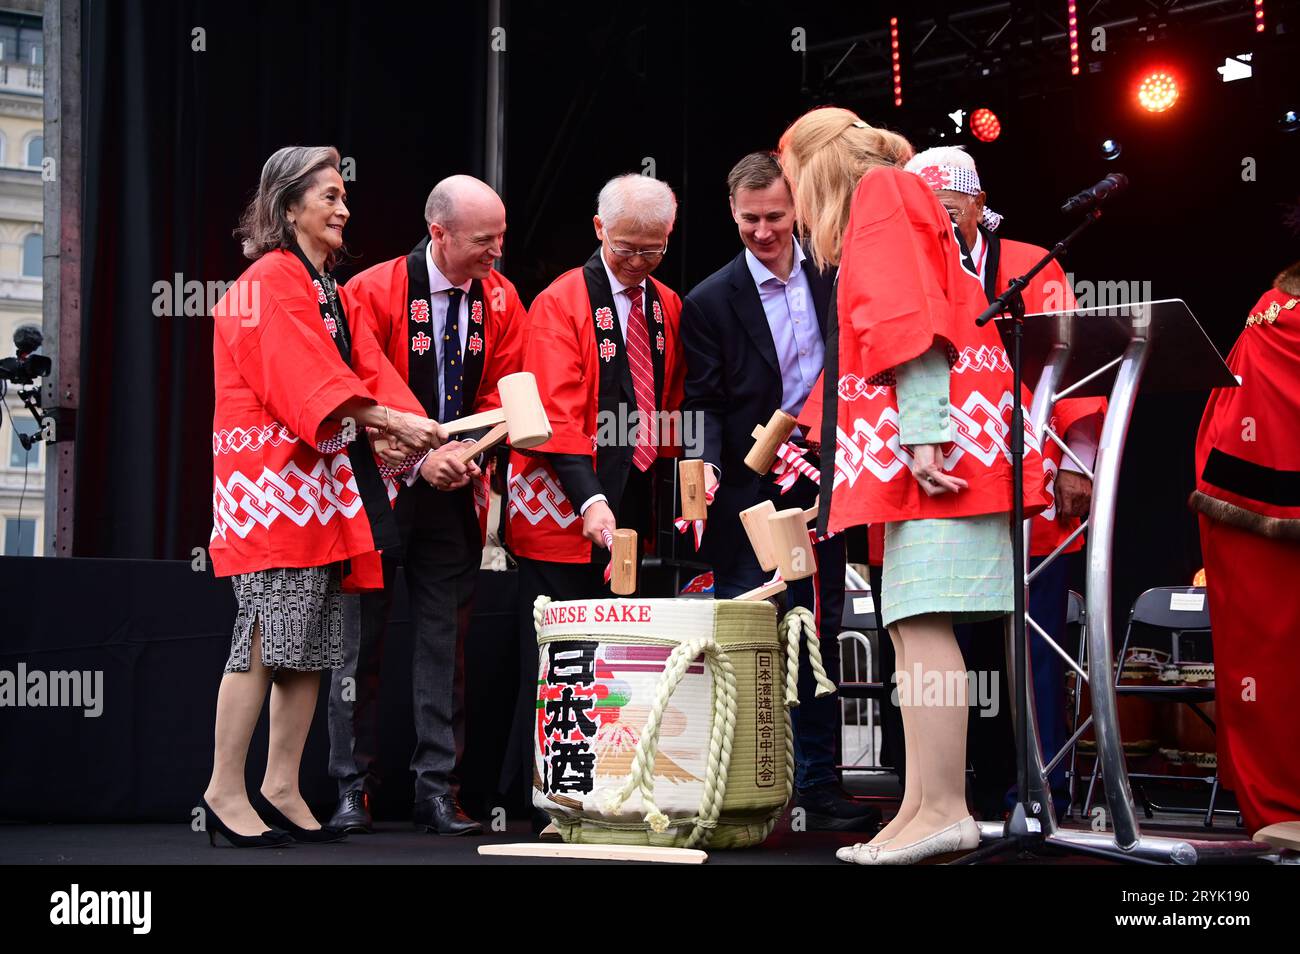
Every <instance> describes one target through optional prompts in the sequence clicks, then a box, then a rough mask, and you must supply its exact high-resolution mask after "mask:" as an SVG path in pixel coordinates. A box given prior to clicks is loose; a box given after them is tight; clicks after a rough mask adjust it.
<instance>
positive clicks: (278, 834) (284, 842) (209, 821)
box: [199, 798, 293, 848]
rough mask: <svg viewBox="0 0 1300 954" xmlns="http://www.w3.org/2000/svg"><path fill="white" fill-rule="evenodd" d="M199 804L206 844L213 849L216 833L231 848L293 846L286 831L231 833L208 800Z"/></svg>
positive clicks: (276, 829)
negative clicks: (206, 837)
mask: <svg viewBox="0 0 1300 954" xmlns="http://www.w3.org/2000/svg"><path fill="white" fill-rule="evenodd" d="M199 804H200V805H202V806H203V813H204V820H203V821H204V827H205V828H207V831H208V844H209V845H211V846H212V847H213V848H215V847H217V833H218V832H220V833H221V835H222V836H223V837H224V838H225V839H226V841H228V842H230V847H231V848H290V847H292V846H293V839H292V838H290V837H289V833H288V832H287V831H281V830H280V829H278V828H268V829H267V830H266V831H264V832H262V833H261V834H260V835H241V834H239V833H238V832H235V831H232V830H231V828H230V826H229V825H227V824H226V823H225V822H223V821H222V820H221V818H220V817H219V816H218V815H217V813H216V812H214V811H213V810H212V806H211V805H209V804H208V800H207V799H206V798H205V799H200V801H199Z"/></svg>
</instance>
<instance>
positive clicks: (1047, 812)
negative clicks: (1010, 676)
mask: <svg viewBox="0 0 1300 954" xmlns="http://www.w3.org/2000/svg"><path fill="white" fill-rule="evenodd" d="M1099 218H1101V210H1100V209H1098V208H1093V209H1091V210H1090V211H1089V212H1088V213H1087V215H1086V216H1085V217H1084V220H1083V221H1082V222H1080V223H1079V225H1078V226H1077V227H1076V228H1075V229H1074V231H1072V232H1071V233H1070V234H1069V235H1067V236H1066V237H1065V238H1063V239H1061V240H1060V241H1059V242H1057V243H1056V244H1055V245H1053V246H1052V248H1051V249H1050V250H1049V251H1048V253H1047V254H1046V255H1044V256H1043V257H1042V258H1041V259H1039V260H1038V263H1037V264H1036V265H1034V267H1033V268H1031V269H1030V270H1029V271H1028V272H1026V273H1025V274H1024V275H1021V276H1020V277H1018V278H1013V279H1012V280H1011V283H1010V284H1009V285H1008V286H1007V288H1006V291H1004V292H1003V293H1002V294H1001V295H999V296H998V297H997V298H995V299H993V301H992V303H991V304H990V305H989V306H988V308H986V309H984V311H983V312H982V313H981V314H980V316H979V317H978V318H976V319H975V324H976V325H979V326H981V327H982V326H984V325H986V324H988V323H989V322H990V321H992V320H993V319H994V318H996V317H997V316H999V315H1007V314H1009V315H1010V317H1011V321H1010V328H1009V331H1010V335H1011V373H1012V392H1011V401H1012V405H1011V406H1012V415H1011V488H1012V489H1011V497H1012V500H1011V567H1012V571H1011V572H1012V580H1013V582H1014V600H1015V602H1014V610H1013V613H1014V615H1013V617H1012V649H1011V652H1012V665H1013V667H1014V671H1015V685H1014V690H1015V696H1014V698H1015V699H1016V713H1015V715H1016V740H1017V745H1016V795H1017V798H1016V805H1015V808H1013V809H1012V811H1011V815H1010V817H1009V818H1008V819H1007V821H1006V826H1005V828H1004V829H1003V838H1004V840H1003V841H1001V842H996V843H994V844H993V845H991V846H988V847H987V848H985V849H978V850H976V851H974V852H972V853H971V854H970V855H967V856H966V858H963V859H962V860H961V863H973V862H975V861H981V860H983V859H984V858H987V857H989V856H991V855H993V854H999V853H1002V852H1005V851H1011V850H1015V851H1021V850H1026V849H1032V848H1033V847H1036V846H1037V845H1038V844H1040V843H1041V842H1042V839H1043V838H1044V836H1045V835H1046V834H1050V829H1051V828H1053V827H1054V826H1055V822H1054V820H1051V821H1049V822H1048V824H1047V825H1044V824H1043V819H1044V817H1046V818H1048V819H1054V813H1053V812H1052V808H1051V804H1052V793H1051V786H1050V784H1049V783H1048V782H1047V781H1046V780H1045V779H1043V778H1042V777H1041V776H1040V777H1039V778H1036V779H1034V780H1033V785H1032V786H1031V784H1030V777H1029V774H1030V770H1029V767H1030V764H1031V762H1032V761H1033V757H1032V755H1031V753H1030V751H1029V746H1030V744H1031V743H1030V739H1029V704H1030V695H1029V685H1028V675H1027V670H1028V662H1029V658H1028V657H1029V647H1028V645H1027V644H1026V633H1025V596H1026V594H1025V587H1026V583H1025V556H1026V554H1025V536H1026V534H1025V503H1024V487H1025V411H1024V403H1023V402H1022V401H1021V398H1020V388H1021V377H1022V357H1021V343H1022V339H1023V336H1024V322H1025V299H1024V295H1023V294H1022V293H1023V292H1024V290H1025V288H1027V287H1028V285H1029V283H1030V281H1032V280H1033V278H1034V276H1035V275H1037V274H1038V273H1039V272H1041V271H1042V270H1043V269H1044V268H1046V267H1047V265H1048V263H1049V262H1053V261H1056V260H1058V259H1059V258H1060V257H1061V256H1062V255H1064V254H1065V253H1066V252H1067V251H1068V250H1069V248H1070V246H1071V245H1072V244H1074V242H1075V240H1076V239H1077V238H1078V237H1079V236H1080V235H1081V234H1083V232H1084V230H1085V229H1087V228H1088V226H1090V225H1092V224H1093V223H1094V222H1096V221H1097V220H1098V219H1099Z"/></svg>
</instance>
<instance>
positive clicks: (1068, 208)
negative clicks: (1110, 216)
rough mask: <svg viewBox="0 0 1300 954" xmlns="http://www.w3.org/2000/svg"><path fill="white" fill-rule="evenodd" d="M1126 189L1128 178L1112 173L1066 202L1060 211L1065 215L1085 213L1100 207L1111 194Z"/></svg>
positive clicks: (1121, 174)
mask: <svg viewBox="0 0 1300 954" xmlns="http://www.w3.org/2000/svg"><path fill="white" fill-rule="evenodd" d="M1127 188H1128V176H1126V175H1124V173H1122V172H1112V173H1111V174H1110V175H1108V176H1107V177H1106V178H1104V179H1102V180H1101V181H1100V182H1098V183H1097V184H1096V185H1095V186H1093V187H1091V188H1089V189H1084V190H1083V191H1082V192H1080V193H1079V194H1078V195H1076V196H1074V197H1073V198H1071V199H1069V200H1067V201H1066V203H1065V205H1063V206H1061V211H1062V212H1064V213H1065V214H1066V215H1069V214H1070V213H1071V212H1087V211H1089V210H1090V209H1092V208H1094V207H1095V206H1098V205H1101V204H1102V203H1103V202H1105V201H1106V199H1107V198H1109V197H1110V196H1111V195H1112V194H1113V193H1116V192H1119V191H1120V190H1121V189H1127Z"/></svg>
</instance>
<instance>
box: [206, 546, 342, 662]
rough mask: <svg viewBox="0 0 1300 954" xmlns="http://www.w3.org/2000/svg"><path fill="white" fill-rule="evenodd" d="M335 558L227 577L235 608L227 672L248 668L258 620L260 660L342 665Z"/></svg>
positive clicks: (340, 613) (338, 591)
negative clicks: (324, 562) (321, 563)
mask: <svg viewBox="0 0 1300 954" xmlns="http://www.w3.org/2000/svg"><path fill="white" fill-rule="evenodd" d="M339 569H340V568H339V565H338V564H337V563H335V564H330V565H329V566H311V567H286V568H276V569H270V570H258V571H256V572H254V573H241V574H238V575H236V576H234V577H233V578H232V583H233V584H234V587H235V599H236V600H238V601H239V613H238V614H237V615H236V616H235V632H234V635H233V636H232V637H231V641H230V658H229V659H227V660H226V672H248V668H249V664H250V662H251V658H252V648H253V647H252V643H253V624H254V623H255V622H256V621H258V620H261V623H262V626H261V630H262V643H261V644H262V650H261V657H262V665H263V666H266V667H267V668H268V669H295V670H302V671H307V672H311V671H319V670H321V669H338V668H339V667H340V666H342V665H343V607H344V604H343V592H342V590H341V589H340V588H339V582H340V579H341V577H340V572H339Z"/></svg>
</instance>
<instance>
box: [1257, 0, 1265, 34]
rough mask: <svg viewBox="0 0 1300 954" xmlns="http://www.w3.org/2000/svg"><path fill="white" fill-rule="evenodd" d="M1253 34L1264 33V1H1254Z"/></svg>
mask: <svg viewBox="0 0 1300 954" xmlns="http://www.w3.org/2000/svg"><path fill="white" fill-rule="evenodd" d="M1255 32H1256V33H1263V32H1264V0H1255Z"/></svg>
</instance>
